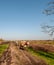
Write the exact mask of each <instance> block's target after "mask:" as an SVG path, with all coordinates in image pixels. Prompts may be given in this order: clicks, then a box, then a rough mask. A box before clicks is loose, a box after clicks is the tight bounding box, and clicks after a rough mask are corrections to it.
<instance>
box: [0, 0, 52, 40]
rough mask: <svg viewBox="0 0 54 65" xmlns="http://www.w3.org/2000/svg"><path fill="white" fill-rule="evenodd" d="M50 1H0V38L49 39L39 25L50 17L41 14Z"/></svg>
mask: <svg viewBox="0 0 54 65" xmlns="http://www.w3.org/2000/svg"><path fill="white" fill-rule="evenodd" d="M49 1H50V0H0V38H4V39H28V40H30V39H32V40H34V39H35V40H36V39H49V36H48V35H47V34H44V33H43V32H41V31H42V29H41V26H40V25H41V24H42V23H44V22H49V20H51V19H52V16H51V17H50V16H46V15H44V14H42V11H43V10H44V9H45V8H46V7H47V3H48V2H49Z"/></svg>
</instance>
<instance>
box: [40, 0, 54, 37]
mask: <svg viewBox="0 0 54 65" xmlns="http://www.w3.org/2000/svg"><path fill="white" fill-rule="evenodd" d="M43 14H46V15H54V1H52V2H49V3H48V8H46V9H44V11H43ZM41 28H42V29H43V32H45V33H48V34H49V35H50V36H53V34H54V26H52V25H47V24H44V25H41Z"/></svg>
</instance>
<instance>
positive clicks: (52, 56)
mask: <svg viewBox="0 0 54 65" xmlns="http://www.w3.org/2000/svg"><path fill="white" fill-rule="evenodd" d="M27 50H28V51H29V52H30V53H31V54H32V55H34V56H37V57H39V58H41V59H43V60H45V61H46V63H47V64H48V65H54V53H46V52H43V51H35V50H33V49H32V48H27Z"/></svg>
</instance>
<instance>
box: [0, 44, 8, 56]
mask: <svg viewBox="0 0 54 65" xmlns="http://www.w3.org/2000/svg"><path fill="white" fill-rule="evenodd" d="M8 46H9V44H2V45H0V56H1V55H2V54H3V52H4V51H5V50H6V49H7V48H8Z"/></svg>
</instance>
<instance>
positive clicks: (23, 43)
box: [0, 41, 30, 49]
mask: <svg viewBox="0 0 54 65" xmlns="http://www.w3.org/2000/svg"><path fill="white" fill-rule="evenodd" d="M7 43H15V44H16V45H17V46H18V47H19V49H24V48H26V47H29V45H30V43H29V41H2V42H0V45H1V44H7Z"/></svg>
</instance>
